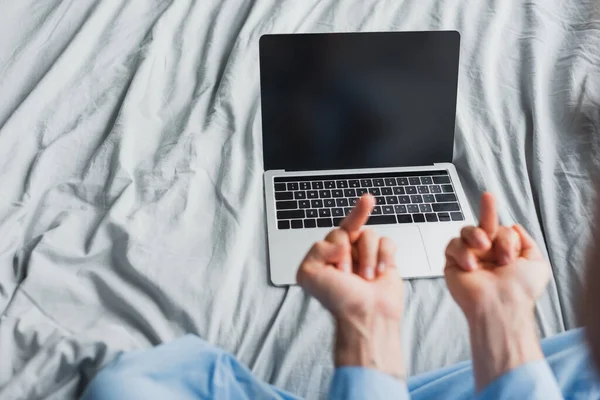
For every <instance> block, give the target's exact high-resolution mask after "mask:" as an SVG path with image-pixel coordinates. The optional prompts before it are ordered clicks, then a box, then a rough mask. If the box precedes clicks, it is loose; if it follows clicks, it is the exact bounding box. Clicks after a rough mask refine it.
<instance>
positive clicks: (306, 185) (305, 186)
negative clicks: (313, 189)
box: [300, 182, 310, 190]
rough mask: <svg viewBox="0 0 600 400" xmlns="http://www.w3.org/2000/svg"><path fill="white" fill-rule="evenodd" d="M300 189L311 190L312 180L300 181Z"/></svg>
mask: <svg viewBox="0 0 600 400" xmlns="http://www.w3.org/2000/svg"><path fill="white" fill-rule="evenodd" d="M300 190H310V182H300Z"/></svg>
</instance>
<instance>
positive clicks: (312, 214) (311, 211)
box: [306, 210, 319, 218]
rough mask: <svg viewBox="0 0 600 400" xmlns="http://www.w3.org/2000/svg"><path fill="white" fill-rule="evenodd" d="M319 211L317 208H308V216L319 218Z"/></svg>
mask: <svg viewBox="0 0 600 400" xmlns="http://www.w3.org/2000/svg"><path fill="white" fill-rule="evenodd" d="M318 216H319V212H318V211H317V210H306V218H317V217H318Z"/></svg>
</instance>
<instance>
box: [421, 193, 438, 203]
mask: <svg viewBox="0 0 600 400" xmlns="http://www.w3.org/2000/svg"><path fill="white" fill-rule="evenodd" d="M423 201H424V202H425V203H435V196H434V195H432V194H424V195H423Z"/></svg>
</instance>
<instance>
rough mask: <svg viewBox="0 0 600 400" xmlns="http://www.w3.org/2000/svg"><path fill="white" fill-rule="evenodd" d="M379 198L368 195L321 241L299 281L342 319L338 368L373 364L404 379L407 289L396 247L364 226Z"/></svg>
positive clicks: (303, 266)
mask: <svg viewBox="0 0 600 400" xmlns="http://www.w3.org/2000/svg"><path fill="white" fill-rule="evenodd" d="M374 200H375V199H374V198H373V196H371V195H364V196H363V197H362V198H361V199H360V201H359V202H358V204H357V205H356V207H355V208H354V210H352V212H351V213H350V215H348V216H347V217H346V218H345V219H344V221H343V222H342V223H341V225H340V227H339V228H338V229H334V230H332V231H331V232H330V233H329V234H328V235H327V236H326V237H325V239H324V240H322V241H320V242H317V243H315V245H314V246H313V247H312V248H311V249H310V251H309V252H308V254H307V255H306V257H305V258H304V260H303V261H302V264H301V265H300V268H299V270H298V274H297V282H298V284H299V285H300V286H301V287H302V288H304V290H306V291H307V292H308V293H310V294H311V295H312V296H313V297H315V298H316V299H317V300H319V302H321V304H322V305H323V306H324V307H325V308H327V309H328V310H329V311H330V312H331V314H332V315H333V316H334V318H335V320H336V327H337V336H336V349H335V362H336V365H337V366H342V365H361V366H368V367H372V368H377V369H380V370H382V371H383V372H386V373H389V374H391V375H393V376H396V377H403V376H404V368H403V365H402V356H401V352H400V330H399V325H400V320H401V318H402V312H403V310H404V293H403V283H402V279H401V277H400V275H399V274H398V271H397V270H396V265H395V246H394V244H393V243H392V242H391V241H390V240H389V239H388V238H385V237H384V238H379V237H378V236H377V234H375V232H373V231H372V230H370V229H362V228H363V225H364V224H365V223H366V222H367V220H368V218H369V214H370V212H371V210H372V209H373V207H374V205H375V201H374Z"/></svg>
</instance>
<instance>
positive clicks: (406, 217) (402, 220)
mask: <svg viewBox="0 0 600 400" xmlns="http://www.w3.org/2000/svg"><path fill="white" fill-rule="evenodd" d="M396 218H398V223H399V224H410V223H412V222H413V220H412V217H411V216H410V214H402V215H396Z"/></svg>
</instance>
